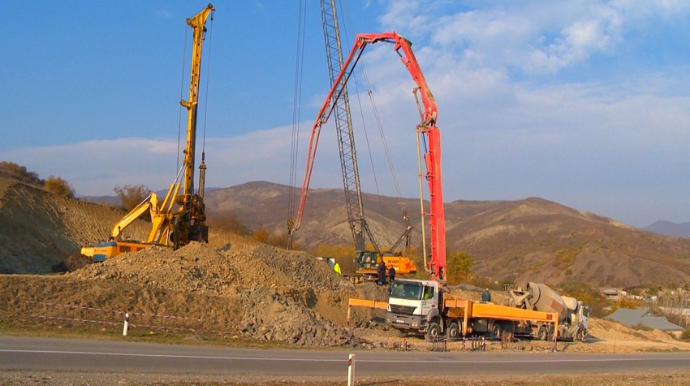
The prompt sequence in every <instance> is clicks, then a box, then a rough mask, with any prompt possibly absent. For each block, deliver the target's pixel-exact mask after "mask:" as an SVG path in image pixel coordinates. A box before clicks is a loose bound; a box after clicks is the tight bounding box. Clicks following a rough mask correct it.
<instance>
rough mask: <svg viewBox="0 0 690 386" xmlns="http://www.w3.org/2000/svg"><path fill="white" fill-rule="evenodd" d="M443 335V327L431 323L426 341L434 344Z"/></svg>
mask: <svg viewBox="0 0 690 386" xmlns="http://www.w3.org/2000/svg"><path fill="white" fill-rule="evenodd" d="M440 335H441V327H439V325H438V323H436V322H429V328H428V329H427V330H426V340H428V341H430V342H434V341H436V340H438V337H439V336H440Z"/></svg>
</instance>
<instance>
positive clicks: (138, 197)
mask: <svg viewBox="0 0 690 386" xmlns="http://www.w3.org/2000/svg"><path fill="white" fill-rule="evenodd" d="M113 191H114V192H115V193H116V194H117V197H119V198H120V203H121V204H122V207H123V208H125V210H128V211H129V210H132V209H134V207H136V206H137V205H139V204H140V203H141V202H142V201H144V199H145V198H146V197H148V196H149V194H151V189H149V188H148V187H147V186H146V185H136V186H132V185H125V186H124V187H122V188H121V187H119V186H115V187H114V188H113Z"/></svg>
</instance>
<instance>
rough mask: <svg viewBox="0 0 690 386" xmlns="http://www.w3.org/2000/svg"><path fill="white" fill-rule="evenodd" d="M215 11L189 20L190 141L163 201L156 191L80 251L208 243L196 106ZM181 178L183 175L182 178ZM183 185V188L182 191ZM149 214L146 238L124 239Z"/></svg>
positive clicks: (98, 254)
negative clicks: (196, 179) (196, 174)
mask: <svg viewBox="0 0 690 386" xmlns="http://www.w3.org/2000/svg"><path fill="white" fill-rule="evenodd" d="M213 11H215V8H214V7H213V5H211V4H209V5H208V6H206V8H204V9H203V10H202V11H201V12H199V13H198V14H196V15H195V16H194V17H191V18H189V19H187V25H189V26H190V27H191V28H192V29H193V43H192V64H191V74H190V86H189V100H187V101H185V100H182V101H180V104H181V105H182V106H184V107H185V108H187V117H188V118H187V143H186V147H185V150H184V159H183V164H182V167H181V168H180V170H179V171H178V173H177V176H176V177H175V180H174V181H173V183H172V184H171V185H170V188H169V189H168V193H167V194H166V195H165V198H164V199H163V201H159V199H158V197H157V195H156V193H154V192H151V193H150V195H149V196H148V197H147V198H146V199H145V200H144V201H142V202H141V203H140V204H139V205H137V206H136V207H135V208H134V209H132V210H131V211H130V212H129V213H128V214H127V215H125V216H124V217H123V218H122V219H121V220H120V221H118V222H117V223H116V224H115V226H113V228H112V231H111V233H110V235H109V240H108V241H106V242H99V243H97V244H96V246H94V247H84V248H82V249H81V254H82V255H84V256H87V257H90V258H92V259H93V260H95V261H102V260H105V259H107V258H110V257H114V256H117V255H119V254H121V253H123V252H134V251H138V250H141V249H144V248H146V247H148V246H151V245H161V246H166V247H172V248H175V249H177V248H179V247H181V246H184V245H186V244H189V242H191V241H200V242H208V226H206V224H205V222H206V213H205V206H204V185H205V173H206V164H205V163H204V154H203V153H202V161H201V164H200V165H199V169H200V172H199V190H198V193H194V157H195V154H194V153H195V148H196V125H197V106H198V101H199V82H200V70H201V47H202V42H203V41H204V33H205V32H206V27H205V24H206V20H207V19H208V17H209V16H210V15H211V13H212V12H213ZM180 177H182V178H180ZM180 179H181V181H180ZM180 188H181V189H182V191H180ZM147 212H148V213H149V214H150V216H151V230H150V232H149V234H148V237H147V238H146V240H145V241H129V240H125V239H123V234H122V232H123V231H124V230H125V228H127V226H129V225H130V224H132V222H134V221H135V220H136V219H138V218H139V217H141V216H142V215H144V214H145V213H147Z"/></svg>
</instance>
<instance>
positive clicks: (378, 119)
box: [341, 1, 402, 214]
mask: <svg viewBox="0 0 690 386" xmlns="http://www.w3.org/2000/svg"><path fill="white" fill-rule="evenodd" d="M342 3H343V2H341V4H342ZM344 3H345V7H347V5H348V4H347V1H345V2H344ZM341 11H343V9H342V6H341ZM341 14H344V15H345V16H346V18H347V24H345V25H348V24H349V26H350V29H351V30H354V27H353V23H352V18H351V17H350V12H349V10H348V9H345V10H344V11H343V12H341ZM345 36H348V34H345ZM348 43H349V42H348ZM360 69H361V71H362V77H363V78H364V82H365V84H366V90H367V95H368V96H369V101H370V103H371V107H372V111H373V114H374V118H375V121H376V126H377V128H378V131H379V136H380V137H381V143H382V145H383V149H384V153H385V154H386V160H387V161H388V168H389V169H390V172H391V176H392V178H393V185H394V186H395V191H396V194H397V197H398V198H402V193H401V190H400V184H399V183H398V177H397V174H396V172H395V167H394V166H393V161H392V159H391V155H390V150H389V148H388V142H387V141H386V135H385V133H384V130H383V125H382V124H381V117H380V115H379V112H378V108H377V107H376V101H375V100H374V93H373V91H372V87H371V82H369V77H368V76H367V71H366V68H365V66H364V63H361V64H360ZM353 76H354V77H355V82H354V85H355V94H356V95H357V104H358V105H359V112H360V118H361V120H362V128H363V131H364V138H365V141H366V143H367V152H368V155H369V162H370V164H371V170H372V175H373V178H374V184H375V186H376V196H377V198H378V202H379V208H380V211H381V213H382V214H383V213H385V212H384V210H383V201H382V200H381V192H380V189H379V183H378V177H377V175H376V169H375V167H374V158H373V155H372V152H371V146H370V142H369V135H368V131H367V126H366V121H365V119H364V112H363V109H362V101H361V99H360V93H359V87H358V83H357V77H356V75H353Z"/></svg>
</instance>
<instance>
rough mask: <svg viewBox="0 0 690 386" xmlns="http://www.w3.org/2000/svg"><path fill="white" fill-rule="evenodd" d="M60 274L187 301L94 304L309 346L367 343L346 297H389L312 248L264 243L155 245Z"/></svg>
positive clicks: (115, 297) (70, 279)
mask: <svg viewBox="0 0 690 386" xmlns="http://www.w3.org/2000/svg"><path fill="white" fill-rule="evenodd" d="M62 280H64V281H65V282H79V283H93V285H94V286H101V284H99V283H107V284H106V285H105V286H104V288H107V287H110V286H113V285H114V287H115V288H117V287H118V285H126V286H128V287H134V288H140V289H142V290H144V289H147V290H155V291H159V292H161V293H167V294H170V293H176V294H179V296H178V299H179V301H181V302H182V304H176V301H174V300H172V301H171V300H166V302H165V304H160V303H158V302H155V301H153V302H151V301H146V302H144V301H137V302H134V303H132V302H129V303H127V302H126V301H124V300H123V299H118V298H119V297H121V296H123V295H119V294H116V293H114V294H112V295H111V296H112V298H111V299H109V300H108V301H107V302H102V303H98V304H93V305H94V306H96V307H99V308H103V307H105V308H111V307H117V306H121V305H122V304H128V307H129V308H130V309H131V310H132V311H134V312H136V313H167V314H175V315H190V314H193V315H198V317H199V320H201V321H202V322H201V325H200V326H199V327H197V329H202V330H207V331H213V330H215V331H219V330H220V331H228V332H233V333H238V334H241V335H242V336H243V337H244V338H249V339H255V340H270V341H281V342H289V343H295V344H298V345H309V346H341V345H353V346H362V345H366V342H364V341H362V340H360V339H357V338H356V337H355V336H353V335H352V333H350V332H349V331H348V330H347V329H346V328H345V323H346V314H347V300H348V298H350V297H369V298H376V297H378V298H379V299H384V298H385V289H383V288H380V287H376V286H375V285H373V284H369V283H367V284H364V285H361V286H357V287H355V286H354V285H353V284H352V283H351V282H350V281H348V280H346V279H343V278H342V277H341V276H339V275H337V274H336V273H335V272H333V271H332V270H331V269H330V268H329V267H328V265H327V264H325V263H323V262H322V261H319V260H317V259H315V258H314V257H312V256H311V255H309V254H307V253H304V252H292V251H285V250H280V249H276V248H273V247H269V246H265V245H259V246H251V245H247V246H245V247H233V246H232V245H231V244H227V245H224V246H221V247H213V246H211V245H208V244H200V243H191V244H189V245H187V246H185V247H183V248H180V249H179V250H177V251H171V250H170V249H167V248H158V247H151V248H148V249H146V250H143V251H140V252H136V253H127V254H123V255H121V256H119V257H117V258H113V259H109V260H107V261H105V262H103V263H100V264H91V265H87V266H84V267H83V268H81V269H78V270H76V271H74V272H70V273H68V274H66V275H65V276H64V277H63V278H62ZM82 285H84V284H82ZM185 294H186V295H191V294H194V296H195V297H196V300H195V302H196V308H195V309H193V310H192V309H188V308H186V307H185V304H186V302H187V296H186V295H185ZM141 300H143V299H141ZM218 302H222V303H226V304H234V306H233V307H232V309H233V310H235V311H233V312H229V313H226V312H220V310H218V309H217V306H216V305H217V304H218ZM91 303H93V301H92V302H91ZM178 303H179V302H178ZM202 304H205V306H202Z"/></svg>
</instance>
